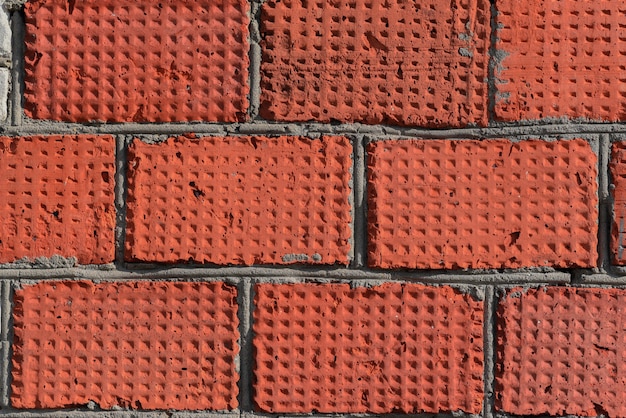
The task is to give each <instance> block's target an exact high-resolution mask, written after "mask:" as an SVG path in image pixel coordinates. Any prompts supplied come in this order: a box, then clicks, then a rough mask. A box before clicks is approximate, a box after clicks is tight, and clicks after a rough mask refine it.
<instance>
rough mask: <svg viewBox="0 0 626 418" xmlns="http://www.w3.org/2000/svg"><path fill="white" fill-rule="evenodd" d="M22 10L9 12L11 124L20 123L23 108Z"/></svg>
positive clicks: (23, 48) (23, 28) (24, 30)
mask: <svg viewBox="0 0 626 418" xmlns="http://www.w3.org/2000/svg"><path fill="white" fill-rule="evenodd" d="M25 32H26V28H25V25H24V12H23V11H22V10H21V9H20V10H14V11H13V12H12V13H11V33H12V35H11V49H12V53H11V79H12V80H11V98H10V106H11V124H12V125H13V126H19V125H21V124H22V119H23V114H24V110H23V108H22V92H23V91H24V51H25V47H24V36H25Z"/></svg>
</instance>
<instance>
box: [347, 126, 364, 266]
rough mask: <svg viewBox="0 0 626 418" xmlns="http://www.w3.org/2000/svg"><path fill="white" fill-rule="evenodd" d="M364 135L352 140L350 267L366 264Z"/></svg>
mask: <svg viewBox="0 0 626 418" xmlns="http://www.w3.org/2000/svg"><path fill="white" fill-rule="evenodd" d="M366 142H367V138H366V137H362V136H359V137H356V138H355V140H354V141H353V152H354V154H353V155H354V157H353V160H354V168H353V175H352V183H353V184H352V196H353V198H352V202H350V203H351V205H350V207H351V208H352V242H351V248H353V259H352V267H353V268H361V267H364V266H366V265H367V198H366V187H367V183H366V180H365V179H366V178H367V164H366V162H365V158H366V155H365V143H366Z"/></svg>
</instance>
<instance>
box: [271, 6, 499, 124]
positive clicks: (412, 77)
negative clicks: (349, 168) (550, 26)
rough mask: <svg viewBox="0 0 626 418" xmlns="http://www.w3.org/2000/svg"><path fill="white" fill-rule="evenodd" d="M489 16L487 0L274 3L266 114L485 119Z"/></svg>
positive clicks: (408, 120) (389, 120) (404, 120)
mask: <svg viewBox="0 0 626 418" xmlns="http://www.w3.org/2000/svg"><path fill="white" fill-rule="evenodd" d="M489 21H490V3H489V1H488V0H452V1H450V2H448V4H446V5H445V7H442V4H441V1H438V0H422V1H419V2H413V1H409V2H407V1H404V0H391V1H387V2H384V4H383V3H377V2H373V1H371V0H355V1H353V2H346V1H339V0H324V1H309V2H305V1H281V0H268V1H266V2H265V3H264V4H263V8H262V20H261V25H262V28H261V31H262V33H263V35H264V40H263V42H262V48H263V58H264V59H263V62H262V63H261V77H262V78H261V88H262V92H261V115H262V116H263V117H265V118H267V119H272V120H281V121H307V120H316V121H322V122H329V121H333V120H338V121H341V122H364V123H369V124H376V123H385V124H396V125H421V126H433V127H435V126H464V125H467V124H470V123H475V124H479V125H485V124H486V123H487V85H486V83H485V79H486V77H487V75H488V59H487V51H488V48H489V33H490V29H489Z"/></svg>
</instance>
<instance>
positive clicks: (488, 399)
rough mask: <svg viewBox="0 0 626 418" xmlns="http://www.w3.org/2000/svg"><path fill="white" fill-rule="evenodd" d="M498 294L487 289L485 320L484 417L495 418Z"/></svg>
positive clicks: (488, 287)
mask: <svg viewBox="0 0 626 418" xmlns="http://www.w3.org/2000/svg"><path fill="white" fill-rule="evenodd" d="M496 304H497V300H496V292H495V289H494V287H493V286H486V287H485V307H484V309H485V313H484V318H483V321H484V322H483V354H484V356H485V359H484V385H485V386H484V390H485V398H484V401H483V417H485V418H493V417H494V416H495V413H494V403H495V402H494V401H495V389H494V388H495V364H496V349H495V343H496V339H495V333H496V308H497V306H496Z"/></svg>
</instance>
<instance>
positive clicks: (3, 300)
mask: <svg viewBox="0 0 626 418" xmlns="http://www.w3.org/2000/svg"><path fill="white" fill-rule="evenodd" d="M11 311H12V289H11V282H8V281H5V282H2V283H1V287H0V312H1V315H0V321H1V322H0V330H1V332H0V350H1V354H0V355H1V356H2V357H1V359H2V361H0V406H2V407H6V406H8V405H9V386H10V383H11V375H10V370H11V368H10V359H11V341H12V339H13V331H12V315H11Z"/></svg>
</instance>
